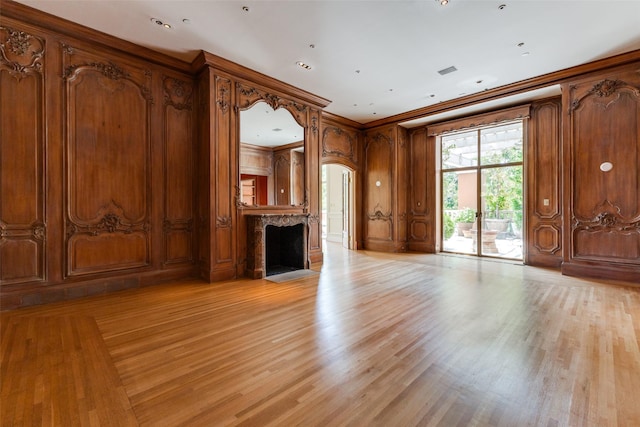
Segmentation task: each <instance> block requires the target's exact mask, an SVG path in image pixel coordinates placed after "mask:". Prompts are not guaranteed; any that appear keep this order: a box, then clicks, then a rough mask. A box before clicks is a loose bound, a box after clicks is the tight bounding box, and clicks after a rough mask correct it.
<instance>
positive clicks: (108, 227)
mask: <svg viewBox="0 0 640 427" xmlns="http://www.w3.org/2000/svg"><path fill="white" fill-rule="evenodd" d="M150 230H151V224H150V223H149V222H148V221H139V222H130V221H128V220H127V218H126V215H125V214H124V210H123V209H122V207H120V206H119V205H118V204H117V203H116V202H115V201H113V200H112V201H111V202H110V203H109V204H107V205H105V206H103V207H101V208H100V210H99V211H98V214H97V216H96V220H95V221H91V222H84V223H83V222H80V221H79V220H77V219H71V218H67V223H66V234H67V239H69V238H71V237H72V236H74V235H76V234H90V235H92V236H98V235H100V234H104V233H124V234H130V233H133V232H144V233H148V232H149V231H150Z"/></svg>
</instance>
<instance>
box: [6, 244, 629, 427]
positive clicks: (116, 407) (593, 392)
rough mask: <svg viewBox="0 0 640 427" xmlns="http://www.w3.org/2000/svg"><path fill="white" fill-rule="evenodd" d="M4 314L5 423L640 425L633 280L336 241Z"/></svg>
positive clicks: (125, 424) (148, 424)
mask: <svg viewBox="0 0 640 427" xmlns="http://www.w3.org/2000/svg"><path fill="white" fill-rule="evenodd" d="M319 268H320V267H318V269H319ZM1 320H2V330H1V332H2V347H1V350H2V370H1V372H0V374H1V375H2V378H1V381H2V390H1V395H0V397H1V399H2V400H1V405H2V406H1V408H0V412H1V416H0V424H1V425H2V426H22V425H47V426H50V425H51V426H54V425H55V426H73V425H86V426H96V425H102V426H110V425H113V426H135V425H141V426H232V425H233V426H298V425H299V426H414V425H415V426H468V425H473V426H637V425H640V405H639V404H638V402H639V399H640V350H639V347H640V289H639V288H637V287H632V286H623V285H621V284H613V283H606V282H605V281H591V280H582V279H575V278H569V277H564V276H561V275H560V274H559V273H557V272H555V271H550V270H544V269H536V268H531V267H525V266H522V265H516V264H514V263H505V262H497V261H490V260H488V261H484V262H483V261H479V260H477V259H473V258H463V257H455V256H442V255H418V254H397V255H391V254H380V253H373V252H366V251H360V252H349V251H345V250H343V249H342V248H340V247H338V246H335V245H331V244H330V245H329V246H328V254H327V255H326V259H325V263H324V265H323V266H322V267H321V274H319V275H316V276H311V277H305V278H301V279H297V280H293V281H288V282H283V283H274V282H270V281H267V280H244V279H243V280H237V281H229V282H224V283H215V284H208V283H204V282H199V281H195V280H194V281H188V282H176V283H171V284H168V285H159V286H154V287H150V288H145V289H139V290H130V291H123V292H119V293H116V294H111V295H108V296H100V297H93V298H86V299H83V300H77V301H71V302H65V303H57V304H51V305H47V306H40V307H33V308H28V309H22V310H17V311H11V312H5V313H2V314H1Z"/></svg>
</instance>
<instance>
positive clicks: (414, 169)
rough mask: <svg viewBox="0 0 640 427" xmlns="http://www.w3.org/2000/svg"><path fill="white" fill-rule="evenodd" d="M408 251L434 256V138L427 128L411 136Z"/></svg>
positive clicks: (420, 129)
mask: <svg viewBox="0 0 640 427" xmlns="http://www.w3.org/2000/svg"><path fill="white" fill-rule="evenodd" d="M408 151H409V168H408V170H409V201H408V243H407V244H408V248H409V250H412V251H418V252H427V253H435V241H436V235H437V232H436V229H435V228H436V226H435V224H436V218H435V215H436V200H435V188H436V180H435V178H436V177H435V173H436V171H435V164H436V163H435V162H436V159H435V138H434V137H429V136H428V135H427V129H426V128H419V129H414V130H412V131H410V133H409V147H408Z"/></svg>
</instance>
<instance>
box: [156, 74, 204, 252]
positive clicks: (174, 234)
mask: <svg viewBox="0 0 640 427" xmlns="http://www.w3.org/2000/svg"><path fill="white" fill-rule="evenodd" d="M162 85H163V88H162V89H163V95H164V102H163V115H164V117H163V122H164V138H163V151H164V152H163V157H164V158H163V160H164V171H163V183H164V188H163V195H164V215H163V219H162V228H163V262H164V264H165V265H169V264H180V263H191V262H192V261H193V259H194V258H193V251H194V245H193V229H194V218H193V200H194V177H195V176H196V175H195V173H194V171H195V168H194V165H193V155H194V150H195V146H194V144H193V139H194V129H193V126H194V110H195V109H194V90H193V85H194V84H193V81H192V80H191V79H188V80H187V79H184V78H180V77H175V76H168V75H164V76H163V77H162Z"/></svg>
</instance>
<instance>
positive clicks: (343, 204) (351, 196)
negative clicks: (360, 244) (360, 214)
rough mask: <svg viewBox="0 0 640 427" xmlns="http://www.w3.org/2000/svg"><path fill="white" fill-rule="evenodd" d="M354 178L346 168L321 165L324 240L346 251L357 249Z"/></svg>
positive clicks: (336, 165)
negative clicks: (340, 246)
mask: <svg viewBox="0 0 640 427" xmlns="http://www.w3.org/2000/svg"><path fill="white" fill-rule="evenodd" d="M354 178H355V177H354V171H352V170H351V169H349V168H348V167H346V166H344V165H341V164H324V165H322V184H321V188H322V201H321V203H322V215H321V216H322V238H323V239H324V240H325V241H326V242H328V243H339V244H341V245H342V247H344V248H347V249H355V248H356V244H355V237H356V236H355V209H354V206H355V179H354ZM325 246H326V245H325Z"/></svg>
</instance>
